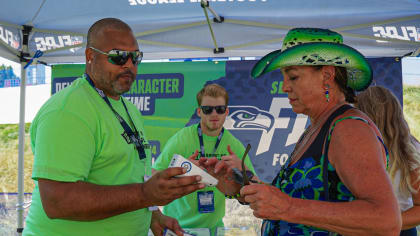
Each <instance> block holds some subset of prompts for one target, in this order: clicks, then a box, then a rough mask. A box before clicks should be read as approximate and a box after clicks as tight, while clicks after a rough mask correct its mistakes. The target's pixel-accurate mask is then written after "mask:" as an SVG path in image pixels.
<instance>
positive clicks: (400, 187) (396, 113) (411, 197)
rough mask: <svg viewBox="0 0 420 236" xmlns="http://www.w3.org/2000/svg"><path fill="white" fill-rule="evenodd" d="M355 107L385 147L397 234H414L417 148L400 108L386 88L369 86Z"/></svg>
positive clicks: (419, 202)
mask: <svg viewBox="0 0 420 236" xmlns="http://www.w3.org/2000/svg"><path fill="white" fill-rule="evenodd" d="M356 106H357V107H358V108H359V109H360V110H361V111H363V112H364V113H366V114H367V115H368V116H369V117H370V118H371V119H372V121H373V122H375V124H376V126H377V127H378V128H379V130H380V131H381V133H382V136H383V139H384V142H385V146H386V147H387V148H388V151H389V161H390V162H389V167H388V172H389V174H390V176H391V178H392V183H393V187H394V191H395V193H396V195H397V198H398V203H399V205H400V209H401V212H402V231H401V234H400V235H410V236H411V235H417V230H416V226H417V225H420V191H419V187H420V181H419V179H420V154H419V151H420V145H419V143H418V141H417V140H416V139H415V138H414V137H413V136H411V135H410V129H409V127H408V125H407V122H406V121H405V119H404V115H403V110H402V108H401V105H400V103H399V101H398V99H397V98H396V97H395V96H394V95H393V94H392V93H391V92H390V91H389V90H388V89H386V88H384V87H380V86H373V87H369V88H368V89H366V90H365V91H364V92H362V93H360V94H359V95H358V96H357V104H356ZM416 142H417V143H416ZM416 146H417V150H416Z"/></svg>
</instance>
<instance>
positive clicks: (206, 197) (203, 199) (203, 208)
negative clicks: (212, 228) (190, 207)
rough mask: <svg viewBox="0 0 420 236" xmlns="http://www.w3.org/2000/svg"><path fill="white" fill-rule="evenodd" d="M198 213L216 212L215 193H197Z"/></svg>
mask: <svg viewBox="0 0 420 236" xmlns="http://www.w3.org/2000/svg"><path fill="white" fill-rule="evenodd" d="M197 200H198V212H200V213H211V212H214V192H213V191H206V192H203V191H201V192H197Z"/></svg>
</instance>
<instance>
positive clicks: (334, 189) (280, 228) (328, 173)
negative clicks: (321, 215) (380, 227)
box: [262, 105, 367, 236]
mask: <svg viewBox="0 0 420 236" xmlns="http://www.w3.org/2000/svg"><path fill="white" fill-rule="evenodd" d="M349 109H352V107H351V106H350V105H343V106H341V107H339V108H338V109H337V110H336V111H335V112H334V113H333V114H331V115H330V117H329V118H328V119H327V121H326V122H325V123H324V125H323V126H322V128H321V130H320V132H319V134H318V136H317V137H316V138H315V140H314V141H313V142H312V144H311V145H310V146H309V148H308V149H307V151H306V152H305V153H304V154H303V155H302V157H301V158H300V159H299V160H298V161H297V162H296V163H294V164H293V165H290V166H286V167H285V168H282V169H281V170H280V172H279V173H278V175H277V176H276V178H275V179H274V180H273V182H272V185H273V186H276V187H277V188H279V189H280V190H281V191H282V192H284V193H286V194H288V195H289V196H292V197H294V198H301V199H311V200H320V201H331V202H348V201H352V200H354V196H353V194H352V193H351V192H350V191H349V190H348V189H347V187H346V186H345V185H344V184H343V182H342V181H341V180H340V178H339V177H338V175H337V172H336V171H335V169H334V167H333V166H332V165H331V164H330V163H329V161H328V157H327V158H325V157H324V156H323V148H325V150H328V146H329V142H330V138H331V134H332V131H333V129H334V127H335V125H336V124H337V123H338V122H340V121H341V120H344V119H357V120H362V121H364V122H366V123H367V121H366V120H364V119H362V118H360V117H346V118H342V119H339V120H337V121H336V122H335V124H334V125H333V127H332V128H331V130H329V127H330V125H331V123H332V121H333V120H334V119H335V118H336V117H337V116H339V115H341V114H343V113H344V112H345V111H347V110H349ZM324 140H326V141H325V144H324ZM324 145H325V147H324ZM326 153H328V152H326ZM326 184H328V186H326ZM325 189H328V193H326V191H325ZM262 235H265V236H280V235H281V236H283V235H314V236H321V235H337V234H335V233H330V232H328V231H326V230H323V229H319V228H315V227H311V226H306V225H302V224H294V223H289V222H285V221H277V220H264V222H263V229H262Z"/></svg>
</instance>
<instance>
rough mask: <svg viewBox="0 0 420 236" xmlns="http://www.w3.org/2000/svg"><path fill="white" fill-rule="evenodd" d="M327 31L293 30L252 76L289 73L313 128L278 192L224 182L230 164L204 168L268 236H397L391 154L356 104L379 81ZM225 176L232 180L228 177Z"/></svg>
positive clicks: (295, 104) (297, 102)
mask: <svg viewBox="0 0 420 236" xmlns="http://www.w3.org/2000/svg"><path fill="white" fill-rule="evenodd" d="M342 42H343V39H342V36H341V35H340V34H338V33H336V32H333V31H330V30H325V29H313V28H297V29H292V30H290V31H289V33H288V34H287V35H286V37H285V39H284V41H283V48H282V49H281V50H278V51H274V52H272V53H270V54H268V55H266V56H265V57H263V58H262V59H261V60H260V61H259V62H258V63H257V64H256V65H255V66H254V68H253V70H252V76H253V77H258V76H260V75H262V74H264V73H268V72H270V71H273V70H275V69H281V72H282V73H283V77H284V81H283V87H282V89H283V92H285V93H287V95H288V98H289V102H290V104H291V106H292V108H293V111H294V112H296V113H302V114H305V115H307V116H309V118H310V120H311V125H310V126H309V127H308V128H307V130H306V131H305V132H304V134H303V135H302V136H301V138H300V140H299V141H298V143H297V145H296V147H295V149H294V151H293V153H292V154H291V155H290V158H289V160H288V161H287V163H286V164H285V165H284V166H283V167H282V169H281V170H280V172H279V173H278V174H277V176H276V177H275V179H274V180H273V182H272V183H271V185H265V184H251V185H247V186H244V187H242V186H239V185H238V184H236V185H235V184H233V183H232V181H229V182H227V180H226V179H228V178H221V177H220V176H222V175H226V174H229V173H231V172H230V171H229V168H228V167H227V165H226V164H224V163H223V162H217V161H216V160H214V159H213V160H210V161H207V162H205V163H204V162H201V164H202V165H204V166H206V168H207V169H208V171H209V172H213V174H215V175H216V176H219V180H220V181H219V182H220V184H219V186H218V187H219V189H220V190H221V191H222V192H225V193H226V194H227V195H235V194H237V193H238V192H239V190H240V196H238V200H240V201H242V202H246V203H249V205H250V207H251V209H253V211H254V215H255V216H256V217H258V218H262V219H264V221H263V227H262V235H266V236H278V235H381V236H384V235H397V234H398V233H399V230H400V227H401V217H400V214H399V209H398V204H397V201H396V197H395V195H394V193H393V191H392V186H391V182H390V179H389V177H388V175H387V172H386V167H387V153H386V149H385V147H384V145H383V144H382V141H381V135H380V133H379V131H378V129H377V128H376V126H375V125H374V123H373V122H372V121H371V120H370V119H369V117H368V116H366V115H365V114H364V113H362V112H361V111H359V110H357V109H355V108H353V107H352V106H350V105H349V103H353V102H354V98H355V93H354V91H362V90H364V89H366V88H367V87H368V86H369V84H370V83H371V81H372V72H371V68H370V66H369V64H368V62H367V60H366V59H365V58H364V57H363V55H361V54H360V53H359V52H358V51H356V50H355V49H353V48H351V47H349V46H346V45H344V44H343V43H342ZM224 173H226V174H224Z"/></svg>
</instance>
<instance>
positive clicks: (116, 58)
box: [89, 47, 143, 66]
mask: <svg viewBox="0 0 420 236" xmlns="http://www.w3.org/2000/svg"><path fill="white" fill-rule="evenodd" d="M89 48H90V49H92V50H94V51H96V52H99V53H101V54H104V55H106V56H108V62H110V63H111V64H114V65H119V66H122V65H124V64H125V63H127V61H128V59H130V58H131V61H132V62H133V64H134V65H135V66H137V65H138V64H139V63H140V62H141V60H142V59H143V52H140V51H138V50H136V51H132V52H130V51H123V50H118V49H112V50H111V51H109V52H103V51H101V50H99V49H97V48H94V47H89Z"/></svg>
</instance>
